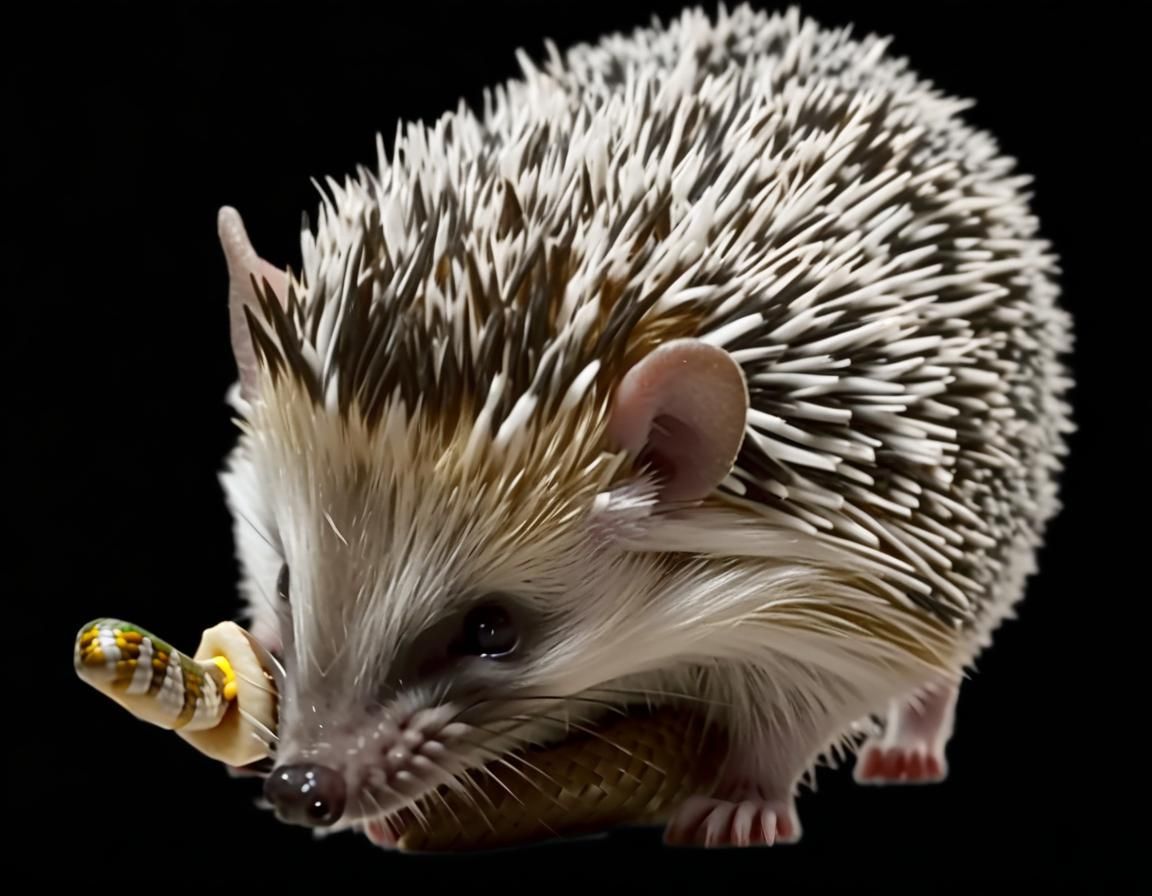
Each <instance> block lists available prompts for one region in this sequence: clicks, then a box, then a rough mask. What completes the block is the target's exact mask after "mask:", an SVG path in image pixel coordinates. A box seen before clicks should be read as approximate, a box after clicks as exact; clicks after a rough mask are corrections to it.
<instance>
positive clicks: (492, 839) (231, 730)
mask: <svg viewBox="0 0 1152 896" xmlns="http://www.w3.org/2000/svg"><path fill="white" fill-rule="evenodd" d="M74 665H75V669H76V672H77V675H78V676H79V677H80V679H81V680H82V681H84V682H86V683H88V684H90V685H91V686H93V687H94V688H96V689H97V690H98V691H100V692H101V693H103V694H104V695H106V696H107V697H109V698H111V699H113V700H114V701H116V702H117V703H119V704H120V705H121V706H123V707H124V708H125V709H127V710H128V711H129V712H131V713H132V714H133V715H134V716H136V717H137V718H139V719H141V720H142V721H146V722H150V723H151V724H153V725H157V726H159V727H161V728H166V729H169V730H172V731H175V732H176V733H177V734H179V735H180V736H181V737H182V738H184V739H185V740H186V741H188V742H189V743H191V744H192V745H193V746H194V747H196V749H198V750H199V751H200V752H202V753H204V754H205V755H207V756H209V757H211V758H214V759H218V760H220V761H222V762H225V763H227V764H229V765H231V766H244V765H248V764H250V763H253V762H256V761H258V760H260V759H264V758H266V757H267V756H269V755H270V754H271V752H272V748H271V746H270V744H271V742H272V741H273V740H274V739H275V730H276V719H277V708H278V707H277V694H278V692H279V689H280V687H281V685H282V675H283V670H282V669H281V668H280V666H279V663H278V662H277V661H276V660H275V658H274V657H272V656H271V655H270V654H269V653H268V652H267V651H266V650H265V649H264V648H263V647H261V646H260V644H259V643H258V642H257V641H255V639H253V638H252V637H251V636H250V635H249V634H248V633H247V632H246V631H244V630H243V629H242V628H240V627H239V626H237V625H235V624H234V623H230V622H226V623H222V624H220V625H217V626H215V627H214V628H211V629H208V630H207V631H205V632H204V636H203V638H202V640H201V643H200V647H199V649H198V650H197V652H196V654H195V655H194V656H188V655H186V654H184V653H181V652H180V651H179V650H177V649H175V648H174V647H173V646H172V645H171V644H169V643H168V642H167V641H164V640H162V639H160V638H158V637H156V636H155V635H153V634H152V633H151V632H149V631H147V630H146V629H143V628H140V627H139V626H136V625H133V624H131V623H128V622H124V621H123V620H119V619H107V618H102V619H97V620H94V621H93V622H90V623H88V624H87V625H85V626H83V627H82V628H81V629H80V632H79V634H78V635H77V636H76V642H75V646H74ZM722 755H723V754H722V745H721V743H720V741H719V739H718V737H717V733H716V732H715V731H711V730H708V729H706V728H705V727H703V726H701V725H700V720H699V719H698V718H696V717H695V716H692V715H686V714H683V713H677V712H674V711H671V710H663V711H659V712H654V713H644V714H641V715H637V716H629V717H624V718H621V719H618V720H614V721H612V722H611V723H609V724H607V725H605V726H603V727H602V728H601V729H599V730H595V731H589V732H585V733H584V734H581V735H579V736H573V737H570V738H568V739H567V740H565V741H563V742H561V743H559V744H556V745H552V746H548V747H540V748H535V749H533V750H531V751H530V752H528V753H527V754H526V755H525V756H522V757H518V760H519V761H518V762H517V763H516V765H512V764H509V763H494V764H492V765H491V766H490V767H488V768H485V769H479V770H474V771H473V772H471V773H469V775H468V781H467V786H466V787H464V788H440V789H439V790H438V791H436V793H435V794H430V795H429V796H428V797H427V798H425V799H424V800H421V801H420V802H419V804H418V805H417V806H415V807H412V808H410V809H407V810H403V811H401V812H400V813H398V815H396V816H395V817H394V818H392V819H390V820H389V826H390V827H391V828H392V829H393V835H394V839H395V845H396V847H397V848H399V849H401V850H404V851H420V852H443V851H461V850H473V849H490V848H500V847H508V846H514V845H518V844H527V843H532V842H538V841H541V840H549V839H555V838H557V837H567V836H572V835H582V834H589V833H599V832H602V831H605V830H607V829H609V828H612V827H616V826H619V825H622V824H643V823H654V822H658V821H661V820H662V819H664V818H665V817H666V816H667V815H668V814H669V812H670V810H671V809H672V808H673V807H675V805H677V804H678V802H679V801H680V800H682V799H683V798H684V797H685V796H687V795H689V794H690V793H692V792H698V790H697V789H698V788H700V787H706V786H707V783H708V781H709V776H710V775H712V774H714V772H715V769H716V767H717V764H718V761H719V758H720V757H721V756H722Z"/></svg>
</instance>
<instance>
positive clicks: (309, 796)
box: [264, 765, 345, 827]
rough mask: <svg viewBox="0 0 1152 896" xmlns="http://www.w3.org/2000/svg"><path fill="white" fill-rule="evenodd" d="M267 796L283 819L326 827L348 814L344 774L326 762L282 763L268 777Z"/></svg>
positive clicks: (265, 789) (310, 825)
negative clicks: (325, 764)
mask: <svg viewBox="0 0 1152 896" xmlns="http://www.w3.org/2000/svg"><path fill="white" fill-rule="evenodd" d="M264 796H265V797H266V798H267V799H268V801H269V802H270V803H271V804H272V805H273V807H274V808H275V809H276V816H277V817H278V818H279V819H280V820H281V821H283V822H287V823H288V824H299V825H306V826H308V827H326V826H327V825H330V824H334V823H335V822H336V821H337V820H338V819H339V818H340V816H341V815H343V814H344V796H345V788H344V776H343V775H341V774H340V773H339V772H337V771H333V770H332V769H330V768H325V767H324V766H322V765H282V766H279V767H278V768H275V769H273V770H272V774H270V775H269V776H268V778H267V780H265V782H264Z"/></svg>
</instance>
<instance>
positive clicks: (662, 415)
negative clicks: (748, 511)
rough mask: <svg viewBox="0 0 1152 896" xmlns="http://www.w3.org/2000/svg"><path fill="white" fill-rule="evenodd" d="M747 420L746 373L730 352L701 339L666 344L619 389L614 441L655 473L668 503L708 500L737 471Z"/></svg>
mask: <svg viewBox="0 0 1152 896" xmlns="http://www.w3.org/2000/svg"><path fill="white" fill-rule="evenodd" d="M747 415H748V387H747V384H746V383H745V381H744V374H743V371H742V370H741V368H740V365H739V364H737V363H736V362H735V361H734V360H733V359H732V356H731V355H729V354H728V352H726V351H724V350H723V349H721V348H717V347H716V346H713V345H709V344H707V343H705V342H701V341H699V340H696V339H677V340H673V341H671V342H667V343H665V344H664V345H661V346H660V347H659V348H656V349H655V350H653V351H652V352H651V353H650V354H649V355H648V356H647V357H645V358H644V359H643V360H641V361H640V362H638V363H637V364H636V365H635V366H634V367H633V368H632V369H631V370H629V371H628V373H627V374H625V376H624V378H623V380H621V382H620V385H619V386H618V387H617V389H616V396H615V401H614V405H613V408H612V415H611V418H610V419H609V422H608V438H609V440H610V441H611V442H612V443H613V447H614V448H615V449H617V450H619V449H623V450H625V451H627V452H628V453H629V454H631V455H632V456H633V457H639V458H640V459H642V460H643V461H645V462H647V463H649V464H651V465H652V466H653V467H655V468H656V469H657V470H658V471H659V473H660V476H661V491H660V497H661V500H664V501H695V500H699V499H701V498H703V497H705V496H707V495H708V494H709V493H710V492H711V491H712V490H713V489H715V488H716V487H717V486H718V485H719V484H720V483H721V482H723V481H724V478H725V477H726V476H727V475H728V474H729V473H730V472H731V470H732V466H733V464H734V463H735V462H736V457H737V455H738V454H739V452H740V446H741V444H742V443H743V441H744V428H745V425H746V423H747Z"/></svg>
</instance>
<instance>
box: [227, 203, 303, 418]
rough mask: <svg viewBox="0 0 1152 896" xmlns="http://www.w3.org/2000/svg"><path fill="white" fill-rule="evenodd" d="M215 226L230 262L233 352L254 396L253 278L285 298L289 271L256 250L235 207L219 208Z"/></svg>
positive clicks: (245, 390) (245, 388) (243, 389)
mask: <svg viewBox="0 0 1152 896" xmlns="http://www.w3.org/2000/svg"><path fill="white" fill-rule="evenodd" d="M216 230H217V233H218V234H219V237H220V245H221V247H222V248H223V249H224V258H225V260H226V261H227V262H228V319H229V322H230V325H231V331H232V354H233V356H234V357H235V359H236V369H237V372H238V374H239V377H240V394H241V395H243V396H244V398H245V399H248V400H251V399H252V398H253V396H254V395H255V392H256V382H257V376H258V371H257V363H256V351H255V348H254V347H253V345H252V337H251V334H250V333H249V332H248V321H247V319H246V317H245V316H244V308H245V306H251V307H252V308H256V307H258V305H257V299H256V291H255V290H254V289H253V288H252V280H253V278H255V279H256V282H257V283H261V284H262V283H263V282H264V281H267V282H268V285H269V286H271V287H272V291H273V292H274V293H275V294H276V297H277V298H278V299H279V300H280V301H281V302H284V301H285V297H286V296H287V294H288V274H287V273H286V272H284V271H282V270H280V269H279V268H276V267H274V266H272V265H271V264H269V263H268V262H266V261H265V260H264V259H263V258H261V257H260V256H259V255H257V254H256V250H255V249H253V248H252V243H251V242H250V241H249V239H248V233H247V231H246V230H245V229H244V222H243V220H241V218H240V213H239V212H238V211H236V209H234V208H231V207H229V206H225V207H224V208H222V209H220V212H219V214H218V215H217V218H216Z"/></svg>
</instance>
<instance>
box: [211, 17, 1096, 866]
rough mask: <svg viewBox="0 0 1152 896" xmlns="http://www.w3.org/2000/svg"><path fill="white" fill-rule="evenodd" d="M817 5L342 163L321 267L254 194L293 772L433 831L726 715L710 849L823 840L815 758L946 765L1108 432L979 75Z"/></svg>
mask: <svg viewBox="0 0 1152 896" xmlns="http://www.w3.org/2000/svg"><path fill="white" fill-rule="evenodd" d="M889 43H890V41H889V39H887V38H884V37H882V36H876V35H867V36H857V35H855V34H854V30H853V29H852V28H842V29H835V30H833V29H829V28H826V27H824V26H822V25H821V24H820V23H818V22H817V21H814V20H812V19H810V18H807V17H805V16H803V15H802V14H801V12H800V11H799V10H798V9H797V8H791V9H788V10H786V11H782V12H774V13H768V12H763V11H757V10H754V9H752V8H750V7H748V6H746V5H745V6H738V7H735V8H733V9H731V10H729V9H728V8H726V7H723V6H722V7H719V9H718V10H717V11H716V12H715V13H713V14H709V13H708V12H706V11H704V10H703V9H701V8H691V9H687V10H685V11H683V12H682V13H680V14H679V15H678V17H675V18H673V19H671V20H670V21H668V22H667V23H662V22H661V21H659V20H653V21H652V22H651V24H649V25H647V26H643V27H637V28H636V29H635V30H633V31H631V32H629V33H623V32H621V33H615V34H612V35H609V36H606V37H604V38H603V39H601V40H599V41H598V42H595V43H585V44H579V45H575V46H573V47H571V48H569V49H567V50H566V51H564V52H561V51H560V50H559V49H558V48H557V47H556V45H555V44H554V43H552V42H546V44H545V47H546V52H545V53H544V54H542V56H541V57H540V58H533V57H531V56H530V55H529V54H527V53H526V52H524V51H521V52H520V53H519V54H518V59H519V63H520V67H521V73H520V74H519V75H518V76H517V77H515V78H513V79H511V80H509V81H507V82H506V83H503V84H500V85H498V86H496V87H493V88H490V89H488V90H487V91H486V92H485V93H484V100H483V103H482V108H481V109H471V108H469V107H468V105H467V104H466V103H464V102H463V101H462V102H461V103H460V104H459V106H458V107H457V108H456V109H455V110H454V111H451V112H448V113H446V114H444V115H442V116H441V117H439V118H438V119H436V120H435V121H433V122H431V123H428V124H417V123H408V124H404V123H402V124H401V125H400V126H399V127H398V129H397V132H396V136H395V139H394V141H393V145H392V147H391V149H390V151H389V149H388V148H387V147H386V146H385V144H384V141H383V139H382V138H381V137H378V138H377V155H378V159H377V162H376V164H375V167H373V168H369V167H367V166H360V167H358V168H357V169H356V170H355V174H354V175H349V176H347V177H346V178H345V179H344V180H343V181H342V182H338V181H336V180H335V179H333V178H328V179H327V180H326V182H325V184H323V185H320V189H319V192H320V194H321V195H320V200H319V203H318V205H319V208H318V213H317V215H316V220H315V225H314V226H313V224H312V223H311V222H310V221H309V220H308V219H307V218H306V219H305V223H304V225H303V226H302V234H301V247H300V249H301V256H300V261H301V264H300V269H299V270H298V271H294V270H292V269H291V268H277V267H274V266H273V265H272V264H270V263H269V262H268V261H266V260H265V259H263V258H262V257H261V256H260V254H259V253H257V251H256V250H255V249H254V248H253V246H252V244H251V242H250V240H249V237H248V235H247V233H246V231H245V226H244V223H243V221H242V219H241V216H240V214H239V212H238V211H237V210H236V209H234V208H232V207H224V208H223V209H221V211H220V213H219V218H218V225H219V226H218V232H219V238H220V241H221V245H222V249H223V253H224V255H225V258H226V261H227V267H228V272H229V280H230V286H229V307H230V325H231V346H232V350H233V353H234V357H235V362H236V369H237V374H238V375H237V379H236V382H235V384H234V386H233V388H232V389H231V391H230V393H229V396H228V401H229V403H230V406H231V407H232V408H233V410H234V412H235V420H236V424H237V428H238V435H237V441H236V443H235V447H234V449H233V450H232V453H231V454H230V456H229V458H228V461H227V464H226V467H225V468H224V469H223V470H222V472H221V480H222V483H223V487H224V489H225V493H226V498H227V504H228V507H229V509H230V511H231V513H232V515H233V518H234V520H235V528H234V534H235V540H236V541H235V543H236V552H237V557H238V560H239V565H240V569H241V575H240V581H239V590H240V596H241V598H242V601H243V604H244V613H245V614H246V618H247V619H248V621H249V622H250V624H251V630H252V632H253V635H254V637H256V638H257V639H259V641H260V643H262V644H264V645H265V646H266V647H267V649H268V650H269V651H271V652H272V653H273V654H274V655H275V656H277V657H279V658H280V659H281V661H282V662H283V665H284V667H285V670H286V673H285V681H286V685H285V691H284V694H283V695H282V706H281V710H280V711H281V720H280V722H281V727H280V730H279V732H278V741H277V743H276V754H275V761H274V764H273V765H272V766H271V767H270V768H268V769H266V770H265V771H264V772H262V774H263V775H264V776H265V781H264V785H263V787H264V794H265V796H266V797H267V800H268V803H269V804H270V806H271V808H272V809H274V811H275V813H276V816H277V817H278V818H279V819H280V820H281V821H283V822H285V823H289V824H299V825H306V826H310V827H312V828H314V829H316V830H317V831H320V832H332V831H356V832H360V833H363V834H366V835H367V836H368V837H369V839H371V840H372V841H373V842H375V843H377V844H379V845H381V846H388V845H390V844H394V842H395V840H394V837H392V836H391V833H390V832H391V831H392V827H391V826H390V819H394V818H396V817H397V815H398V813H400V812H402V811H405V810H412V809H413V808H418V807H419V806H420V804H421V800H426V799H427V798H428V796H429V794H432V793H434V792H436V791H437V790H438V789H441V790H442V789H443V788H446V787H449V788H450V787H453V786H457V787H458V786H459V782H460V781H461V780H462V775H463V774H464V773H465V772H467V771H468V770H471V769H477V768H480V767H482V766H484V765H485V764H487V763H491V762H494V761H503V762H507V761H508V758H509V757H513V756H515V755H516V754H517V751H518V750H522V749H524V748H525V747H526V746H528V745H534V746H537V747H539V746H544V747H547V746H548V745H550V744H558V743H562V742H563V739H564V738H565V736H566V735H567V734H568V733H570V732H571V731H572V729H573V727H574V726H580V725H591V724H595V723H596V722H597V720H602V719H603V718H605V717H606V716H608V715H611V714H612V713H614V712H628V711H630V710H631V709H633V708H637V707H649V708H650V707H652V706H654V705H657V706H661V707H673V708H677V707H679V708H682V709H683V710H684V711H685V712H688V711H692V712H698V713H702V714H703V715H704V717H705V718H706V719H707V723H708V724H709V725H712V726H716V727H717V728H718V729H721V730H723V731H724V732H725V734H726V738H727V740H726V743H727V745H728V746H727V747H726V750H725V754H724V757H723V760H722V762H721V763H720V765H719V767H718V770H717V774H716V776H715V783H714V785H713V786H711V787H709V788H708V789H706V790H705V791H703V792H699V793H694V794H692V795H691V796H690V797H687V798H685V799H684V800H683V802H682V804H680V805H679V806H677V807H676V808H675V811H674V812H672V813H671V815H670V817H669V819H668V821H667V824H666V825H665V826H664V829H663V830H664V833H663V837H664V839H665V841H666V842H667V843H669V844H681V845H702V846H715V845H738V846H748V845H769V844H773V843H790V842H796V841H797V840H798V839H800V837H801V830H802V825H801V819H800V817H799V814H798V812H797V808H796V803H797V800H798V799H799V796H800V793H801V791H802V790H803V788H804V786H805V784H806V783H810V782H811V780H812V775H813V772H814V769H815V768H816V767H817V766H818V765H820V764H821V763H824V762H838V761H840V760H842V759H843V758H845V757H853V758H854V760H855V762H854V769H855V770H854V775H855V778H856V779H857V780H858V781H860V782H862V783H877V784H879V783H887V782H896V781H904V782H924V783H927V782H934V781H942V780H944V779H945V778H946V777H947V774H948V765H947V758H946V752H947V745H948V742H949V738H950V736H951V732H952V724H953V717H954V713H955V707H956V702H957V699H958V694H959V690H960V687H961V683H962V681H963V680H964V679H965V678H966V677H967V676H968V675H969V674H970V672H971V670H972V669H973V668H974V664H975V661H976V660H977V658H978V657H979V656H980V655H981V654H982V653H983V652H984V651H985V650H988V649H990V648H991V645H992V641H993V636H994V634H995V632H996V631H997V630H998V628H999V627H1000V626H1001V625H1002V624H1003V623H1004V622H1005V620H1007V619H1009V618H1011V617H1012V616H1013V615H1014V613H1015V611H1016V608H1017V606H1018V605H1019V603H1020V601H1021V600H1022V599H1023V595H1024V594H1025V591H1026V589H1027V583H1028V581H1029V580H1030V578H1031V576H1032V575H1033V574H1034V573H1035V572H1036V570H1037V566H1038V552H1039V549H1040V547H1041V546H1042V545H1043V543H1044V539H1045V533H1046V530H1047V527H1048V525H1049V524H1050V521H1051V520H1052V519H1053V518H1054V516H1055V515H1056V514H1057V512H1058V510H1059V507H1060V500H1059V482H1060V474H1061V471H1062V465H1063V463H1064V458H1065V455H1066V451H1067V446H1066V439H1067V434H1068V433H1069V432H1070V431H1072V428H1073V423H1072V414H1071V410H1070V406H1069V401H1068V391H1069V389H1070V388H1071V386H1072V380H1071V377H1070V374H1069V371H1068V369H1067V367H1066V363H1065V355H1066V354H1067V352H1068V351H1069V349H1070V346H1071V342H1072V327H1071V321H1070V318H1069V316H1068V314H1067V313H1066V312H1065V311H1064V310H1063V309H1062V307H1061V305H1060V295H1061V293H1060V285H1059V266H1058V263H1059V260H1058V257H1057V256H1056V254H1055V253H1054V252H1053V251H1052V248H1051V246H1050V244H1049V243H1048V242H1047V241H1046V240H1044V239H1043V238H1042V237H1041V232H1040V226H1039V222H1038V220H1037V218H1036V217H1035V215H1034V214H1033V212H1032V210H1031V208H1030V202H1031V198H1032V197H1031V194H1030V193H1028V192H1027V189H1026V188H1027V187H1028V185H1029V184H1030V183H1031V179H1030V178H1029V177H1028V176H1026V175H1022V174H1020V173H1018V172H1017V170H1016V167H1017V165H1016V162H1015V160H1014V159H1011V158H1009V157H1007V156H1005V155H1004V154H1003V153H1002V152H1001V151H1000V149H999V147H998V144H997V142H996V140H995V139H994V137H993V136H991V135H990V134H988V133H985V132H983V131H981V130H979V129H978V128H976V127H974V126H973V125H971V124H970V123H968V122H967V121H966V119H965V116H964V114H963V113H964V112H965V111H966V110H967V109H968V108H969V106H970V103H969V102H968V101H966V100H963V99H959V98H955V97H952V96H949V95H947V94H945V93H943V92H941V91H940V90H938V89H936V88H935V87H934V86H933V85H932V84H931V82H928V81H926V80H924V79H922V78H921V77H920V76H919V75H918V74H917V73H916V72H914V71H913V70H911V69H910V67H909V64H908V62H907V60H905V59H903V58H897V57H895V56H894V55H893V54H891V53H890V52H889Z"/></svg>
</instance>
